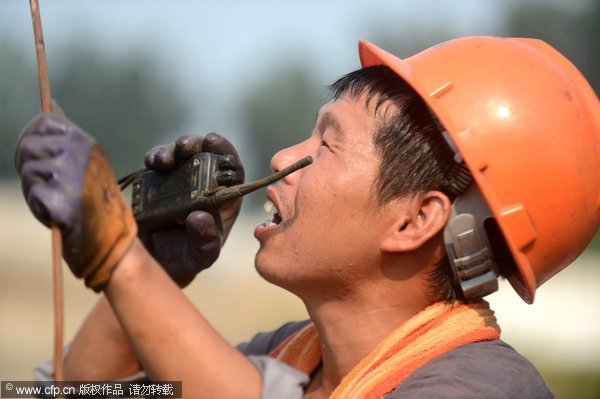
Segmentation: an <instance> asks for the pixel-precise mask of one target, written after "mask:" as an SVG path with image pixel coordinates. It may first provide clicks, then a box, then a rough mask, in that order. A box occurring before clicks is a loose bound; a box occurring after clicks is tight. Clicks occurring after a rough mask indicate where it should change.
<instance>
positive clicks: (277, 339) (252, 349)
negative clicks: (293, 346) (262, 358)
mask: <svg viewBox="0 0 600 399" xmlns="http://www.w3.org/2000/svg"><path fill="white" fill-rule="evenodd" d="M310 322H311V321H310V320H303V321H294V322H289V323H286V324H284V325H282V326H281V327H279V328H277V329H276V330H273V331H269V332H261V333H258V334H256V335H255V336H254V337H252V339H251V340H250V341H248V342H244V343H241V344H238V345H237V348H238V350H240V351H241V352H242V353H244V354H245V355H268V354H269V353H270V352H271V351H272V350H273V349H275V348H276V347H277V345H279V344H280V343H281V342H282V341H283V340H285V339H286V338H287V337H289V336H290V335H292V334H294V333H295V332H296V331H298V330H300V329H301V328H302V327H304V326H305V325H307V324H308V323H310Z"/></svg>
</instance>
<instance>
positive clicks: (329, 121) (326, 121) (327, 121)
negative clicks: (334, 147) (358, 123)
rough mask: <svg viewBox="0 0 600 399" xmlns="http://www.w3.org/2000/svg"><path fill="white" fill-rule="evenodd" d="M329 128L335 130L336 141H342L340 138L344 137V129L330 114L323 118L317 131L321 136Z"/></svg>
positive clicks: (324, 115)
mask: <svg viewBox="0 0 600 399" xmlns="http://www.w3.org/2000/svg"><path fill="white" fill-rule="evenodd" d="M329 128H331V129H332V130H333V133H334V136H335V137H336V139H340V137H341V136H342V127H341V125H340V121H339V120H338V119H337V118H336V117H335V116H334V115H333V114H331V113H330V112H326V113H325V114H323V116H322V117H321V120H320V121H319V124H318V125H317V130H318V131H319V132H321V134H323V133H324V132H325V130H327V129H329Z"/></svg>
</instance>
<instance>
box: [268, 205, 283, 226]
mask: <svg viewBox="0 0 600 399" xmlns="http://www.w3.org/2000/svg"><path fill="white" fill-rule="evenodd" d="M263 209H264V210H265V212H267V213H273V216H272V217H271V219H269V220H267V221H266V222H265V225H278V224H280V223H281V221H282V219H281V215H280V214H279V211H278V209H277V208H276V207H275V204H273V203H272V202H271V201H267V202H265V205H264V206H263Z"/></svg>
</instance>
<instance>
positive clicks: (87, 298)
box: [0, 184, 600, 385]
mask: <svg viewBox="0 0 600 399" xmlns="http://www.w3.org/2000/svg"><path fill="white" fill-rule="evenodd" d="M266 217H267V216H266V214H257V215H250V216H242V217H240V219H239V220H238V223H237V224H236V226H235V228H234V230H233V231H232V234H231V235H230V238H229V240H228V242H227V244H226V247H225V249H224V251H223V253H222V256H221V258H220V259H219V261H218V263H217V264H215V265H214V266H213V267H212V268H211V269H209V270H207V271H204V272H203V273H202V274H201V276H200V277H199V278H197V279H196V280H195V281H194V282H193V283H192V284H191V286H190V287H188V288H186V294H187V295H188V296H189V297H190V299H191V300H192V301H193V302H194V303H195V304H196V306H197V307H198V308H199V309H200V310H201V311H202V312H203V313H204V314H205V316H206V317H207V318H208V319H209V320H210V321H211V322H212V323H213V324H214V325H215V327H216V328H217V329H218V330H219V331H221V333H222V334H223V335H224V336H225V337H226V338H227V339H228V340H230V342H232V343H235V342H239V341H242V340H246V339H248V338H249V337H251V336H252V334H253V333H255V332H257V331H264V330H269V329H272V328H274V327H276V326H278V325H280V324H281V323H283V322H285V321H289V320H298V319H302V318H305V317H306V312H305V311H304V309H303V306H302V303H301V302H300V301H299V300H298V299H297V298H296V297H294V296H293V295H291V294H288V293H287V292H285V291H283V290H281V289H279V288H277V287H273V286H271V285H269V284H267V283H266V282H264V281H263V280H261V279H260V277H258V276H257V275H256V273H255V271H254V266H253V258H254V253H255V252H256V249H257V248H258V244H257V243H256V241H255V239H254V238H253V237H252V230H253V228H254V226H255V225H256V224H258V223H259V222H261V221H262V220H264V219H265V218H266ZM599 263H600V259H598V258H597V257H593V256H591V255H589V254H588V255H586V256H583V257H582V258H580V260H578V261H577V262H576V263H575V264H573V265H572V266H570V267H569V268H567V269H566V270H565V271H563V272H561V274H559V275H558V276H556V277H555V278H554V279H552V280H551V281H549V282H548V283H546V284H545V285H544V286H542V287H541V288H540V289H539V290H538V294H537V297H536V303H535V304H534V305H526V304H524V303H523V302H521V301H520V299H519V298H518V296H517V295H516V294H515V293H514V292H513V291H512V290H511V289H510V287H509V286H508V284H507V283H504V282H503V283H502V284H501V285H502V286H501V290H500V292H499V293H496V294H493V295H491V296H490V297H489V302H490V303H491V305H492V308H493V309H495V311H496V314H497V317H498V319H499V322H500V325H501V326H502V329H503V339H504V340H506V341H507V342H509V343H510V344H511V345H513V346H514V347H515V348H516V349H518V350H519V351H520V352H521V353H523V354H524V355H525V356H527V357H528V358H529V359H530V360H531V361H532V362H533V363H534V365H536V366H537V367H538V368H539V369H540V370H542V372H543V373H544V372H545V371H547V374H545V377H546V378H550V376H551V375H553V374H555V373H557V370H558V373H559V374H560V373H562V371H565V372H567V371H568V372H578V370H583V371H585V372H586V373H590V372H591V373H593V374H594V375H598V376H600V361H599V360H598V359H600V340H599V339H598V337H600V318H599V317H598V309H599V308H600V290H599V289H598V288H597V287H598V281H600V268H599V267H598V264H599ZM50 269H51V265H50V234H49V231H48V230H47V229H46V228H45V227H43V226H41V225H40V224H39V223H37V222H36V221H35V219H34V218H33V217H32V216H31V215H30V214H29V212H28V210H27V208H26V206H25V204H24V201H23V200H22V197H21V193H20V191H19V188H18V187H17V186H16V185H14V184H4V185H0V325H1V326H2V328H0V380H30V379H31V371H32V369H33V367H34V366H35V365H36V364H37V363H39V362H40V361H42V360H44V359H47V358H49V357H50V356H52V348H53V314H52V313H53V310H52V309H53V307H52V286H51V275H50ZM63 276H64V289H65V341H67V342H68V341H69V340H70V339H71V338H72V337H73V335H74V333H75V332H76V330H77V328H78V326H79V324H80V323H81V321H82V320H83V318H84V317H85V314H86V312H87V311H88V310H89V308H90V307H91V306H92V304H93V303H94V302H95V301H96V300H97V298H98V297H97V295H96V294H94V293H93V292H91V291H90V290H87V289H86V288H85V287H84V286H83V283H82V282H81V281H78V280H76V279H74V278H73V277H72V276H71V274H70V272H69V270H68V268H67V267H66V266H65V268H64V273H63ZM549 383H551V381H549ZM551 385H552V384H551Z"/></svg>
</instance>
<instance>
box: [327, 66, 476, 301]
mask: <svg viewBox="0 0 600 399" xmlns="http://www.w3.org/2000/svg"><path fill="white" fill-rule="evenodd" d="M330 90H331V94H332V96H333V99H334V100H335V99H338V98H340V97H342V96H343V95H349V96H351V97H355V98H358V97H359V96H361V95H363V94H366V106H367V107H372V106H374V112H375V117H376V121H377V131H376V132H375V134H374V145H375V148H376V149H377V151H378V152H379V155H380V164H379V173H378V177H377V180H376V182H375V185H376V189H377V195H378V201H379V204H380V205H384V204H386V203H388V202H389V201H391V200H393V199H395V198H399V197H411V196H418V195H420V194H424V193H426V192H428V191H440V192H442V193H444V194H445V195H447V196H448V198H449V199H450V201H454V199H456V197H458V196H459V195H461V194H463V193H464V192H465V191H466V190H467V188H468V187H469V185H470V184H471V182H472V180H473V178H472V176H471V174H470V173H469V171H468V169H467V168H466V167H465V166H464V165H463V164H462V163H457V162H456V161H455V160H454V152H453V150H452V149H451V148H450V146H449V145H448V143H447V142H446V140H445V139H444V137H443V135H442V130H441V126H440V124H439V123H438V122H437V121H436V119H435V117H434V116H433V114H432V113H431V111H430V109H429V107H427V105H426V104H425V102H424V101H423V100H422V99H421V97H419V95H418V94H416V93H415V91H414V90H413V89H412V88H411V87H410V86H409V85H408V84H407V83H406V82H405V81H404V80H403V79H401V78H400V77H399V76H398V75H396V73H394V72H393V71H392V70H391V69H390V68H388V67H386V66H371V67H365V68H362V69H359V70H356V71H354V72H350V73H349V74H347V75H344V76H343V77H341V78H340V79H339V80H337V81H336V82H334V83H333V84H332V85H331V86H330ZM453 281H454V277H453V273H452V269H451V266H450V263H449V260H448V259H447V258H446V257H444V259H443V260H442V261H441V262H440V263H439V264H438V265H436V267H435V269H434V270H433V272H432V273H431V274H430V276H429V278H428V287H427V288H428V289H429V290H430V293H431V295H433V296H434V297H435V298H437V299H439V300H448V301H450V300H453V299H456V298H462V292H461V290H460V289H458V290H455V289H454V284H453Z"/></svg>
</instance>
